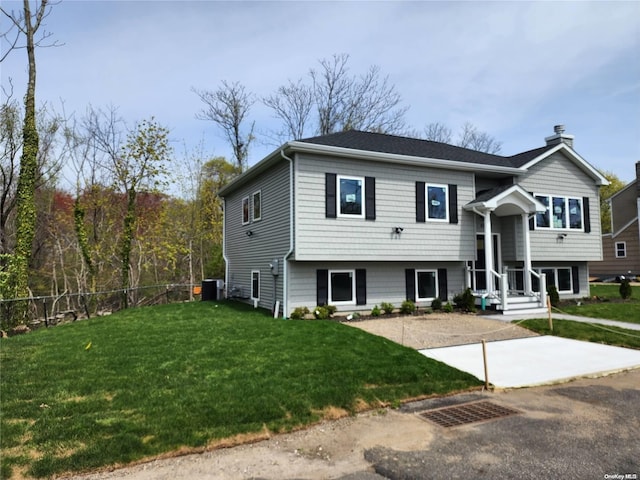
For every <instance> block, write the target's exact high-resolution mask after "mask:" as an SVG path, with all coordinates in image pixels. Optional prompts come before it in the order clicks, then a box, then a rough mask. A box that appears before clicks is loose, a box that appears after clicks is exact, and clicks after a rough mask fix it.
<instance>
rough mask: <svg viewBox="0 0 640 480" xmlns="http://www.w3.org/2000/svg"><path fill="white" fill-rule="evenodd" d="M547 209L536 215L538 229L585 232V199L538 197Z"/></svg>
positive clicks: (551, 196) (552, 196)
mask: <svg viewBox="0 0 640 480" xmlns="http://www.w3.org/2000/svg"><path fill="white" fill-rule="evenodd" d="M536 199H537V200H539V201H540V203H542V204H543V205H544V206H545V207H546V210H545V211H544V212H538V213H537V214H536V227H537V228H540V229H542V228H549V229H555V230H581V231H582V230H583V229H584V225H583V215H584V209H583V199H582V198H573V197H562V196H554V195H536Z"/></svg>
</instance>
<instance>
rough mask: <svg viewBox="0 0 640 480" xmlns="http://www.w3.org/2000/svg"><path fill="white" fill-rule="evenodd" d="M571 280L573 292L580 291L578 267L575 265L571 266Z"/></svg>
mask: <svg viewBox="0 0 640 480" xmlns="http://www.w3.org/2000/svg"><path fill="white" fill-rule="evenodd" d="M571 280H573V293H580V269H579V268H578V266H577V265H574V266H573V267H571Z"/></svg>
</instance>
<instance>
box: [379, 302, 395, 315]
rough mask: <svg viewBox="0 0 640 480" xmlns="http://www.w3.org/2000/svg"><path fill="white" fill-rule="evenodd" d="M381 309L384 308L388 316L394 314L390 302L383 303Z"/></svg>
mask: <svg viewBox="0 0 640 480" xmlns="http://www.w3.org/2000/svg"><path fill="white" fill-rule="evenodd" d="M380 307H381V308H382V310H383V311H384V313H386V314H387V315H389V314H391V313H393V309H394V306H393V303H389V302H382V303H381V304H380Z"/></svg>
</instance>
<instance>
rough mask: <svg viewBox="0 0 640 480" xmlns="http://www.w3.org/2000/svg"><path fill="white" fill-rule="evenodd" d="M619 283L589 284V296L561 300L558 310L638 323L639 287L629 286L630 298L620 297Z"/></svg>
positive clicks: (639, 313) (639, 319)
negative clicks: (576, 299)
mask: <svg viewBox="0 0 640 480" xmlns="http://www.w3.org/2000/svg"><path fill="white" fill-rule="evenodd" d="M619 289H620V284H618V283H609V284H595V285H591V288H590V291H591V297H590V298H589V299H582V300H580V301H579V302H580V304H578V302H576V301H575V300H571V301H566V302H562V303H561V304H560V306H559V307H558V310H559V311H561V312H562V313H567V314H570V315H582V316H584V317H591V318H606V319H609V320H618V321H621V322H631V323H640V287H638V286H637V285H634V286H632V288H631V292H632V293H631V298H630V299H629V300H622V299H621V298H620V291H619Z"/></svg>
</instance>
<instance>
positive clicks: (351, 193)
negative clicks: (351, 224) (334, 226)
mask: <svg viewBox="0 0 640 480" xmlns="http://www.w3.org/2000/svg"><path fill="white" fill-rule="evenodd" d="M337 183H338V216H339V217H358V218H364V178H363V177H347V176H342V175H338V182H337Z"/></svg>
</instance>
